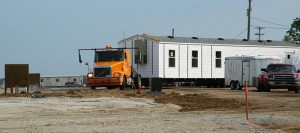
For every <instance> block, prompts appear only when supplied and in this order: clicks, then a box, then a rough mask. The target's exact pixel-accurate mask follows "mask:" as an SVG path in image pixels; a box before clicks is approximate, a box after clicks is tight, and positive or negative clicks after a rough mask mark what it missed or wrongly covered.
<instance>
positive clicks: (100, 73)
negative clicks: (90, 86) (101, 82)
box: [94, 67, 111, 77]
mask: <svg viewBox="0 0 300 133" xmlns="http://www.w3.org/2000/svg"><path fill="white" fill-rule="evenodd" d="M110 69H111V68H110V67H108V68H94V73H95V77H110V76H111V70H110Z"/></svg>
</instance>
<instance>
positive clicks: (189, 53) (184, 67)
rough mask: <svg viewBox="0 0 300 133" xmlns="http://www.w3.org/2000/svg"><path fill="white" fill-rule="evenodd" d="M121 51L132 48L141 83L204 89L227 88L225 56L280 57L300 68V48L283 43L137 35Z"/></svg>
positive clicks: (124, 44) (284, 61) (122, 41)
mask: <svg viewBox="0 0 300 133" xmlns="http://www.w3.org/2000/svg"><path fill="white" fill-rule="evenodd" d="M118 46H119V47H120V48H138V49H129V50H130V51H131V55H132V57H133V58H132V62H133V63H132V64H133V67H134V68H135V69H136V70H137V71H138V72H139V73H140V74H141V77H142V82H143V83H142V84H146V85H147V84H148V83H147V81H149V80H148V79H149V78H153V77H157V78H162V80H163V82H174V81H180V82H195V83H196V85H203V86H208V87H211V86H214V87H217V86H220V87H223V86H224V74H225V65H224V62H225V57H229V56H236V55H249V56H251V55H253V56H257V55H266V56H278V57H280V58H281V59H282V61H283V63H292V64H294V65H296V67H297V68H300V46H299V45H296V44H292V43H288V42H283V41H272V40H264V41H262V40H260V41H257V40H246V39H243V40H237V39H223V38H198V37H174V36H151V35H147V34H142V35H135V36H132V37H129V38H126V39H123V40H121V41H120V42H119V43H118Z"/></svg>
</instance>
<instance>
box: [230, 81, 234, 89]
mask: <svg viewBox="0 0 300 133" xmlns="http://www.w3.org/2000/svg"><path fill="white" fill-rule="evenodd" d="M230 89H231V90H235V82H233V81H231V82H230Z"/></svg>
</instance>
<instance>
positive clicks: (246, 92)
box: [245, 81, 249, 120]
mask: <svg viewBox="0 0 300 133" xmlns="http://www.w3.org/2000/svg"><path fill="white" fill-rule="evenodd" d="M245 95H246V119H247V120H249V119H248V84H247V82H246V81H245Z"/></svg>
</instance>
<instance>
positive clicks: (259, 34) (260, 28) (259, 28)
mask: <svg viewBox="0 0 300 133" xmlns="http://www.w3.org/2000/svg"><path fill="white" fill-rule="evenodd" d="M255 28H256V29H258V33H255V35H258V40H259V41H260V36H261V35H264V34H265V33H261V32H260V31H261V30H262V29H264V28H265V27H260V26H258V27H255Z"/></svg>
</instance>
